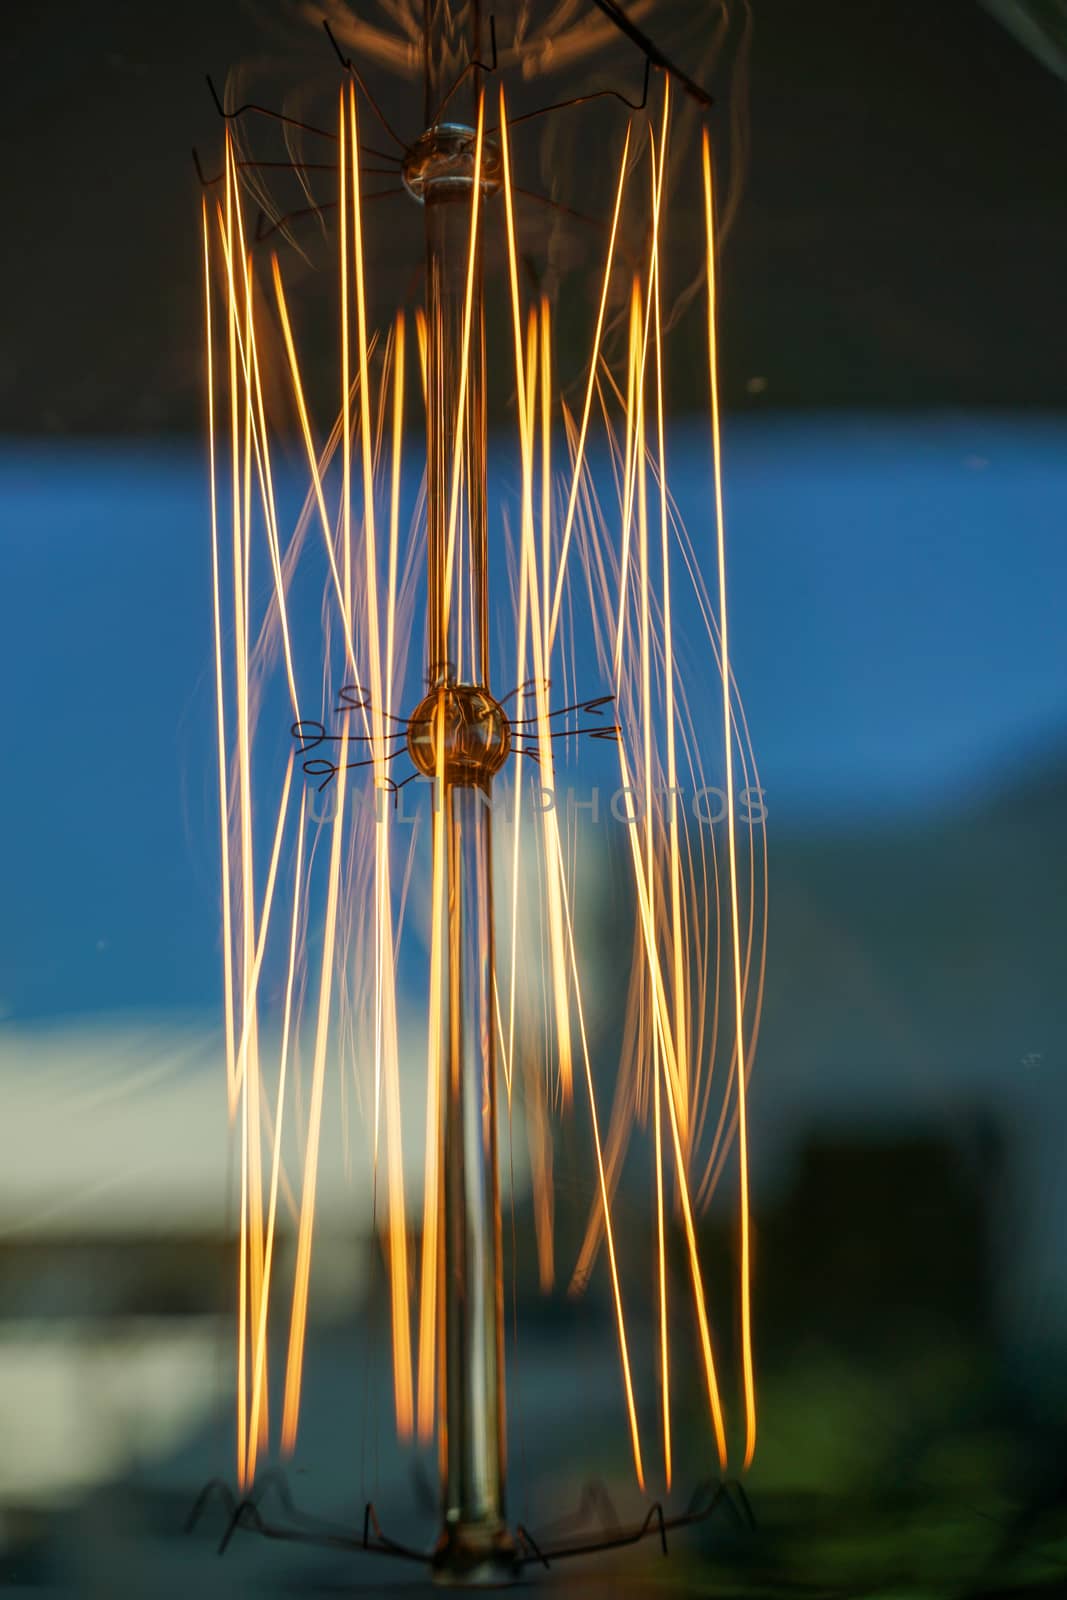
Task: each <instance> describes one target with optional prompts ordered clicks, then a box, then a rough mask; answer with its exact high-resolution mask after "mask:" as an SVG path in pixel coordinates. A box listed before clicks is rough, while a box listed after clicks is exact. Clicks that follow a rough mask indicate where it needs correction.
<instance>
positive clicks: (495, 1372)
mask: <svg viewBox="0 0 1067 1600" xmlns="http://www.w3.org/2000/svg"><path fill="white" fill-rule="evenodd" d="M457 19H460V20H459V21H457ZM477 24H478V7H477V5H476V4H472V5H468V6H467V7H466V8H463V7H459V6H455V5H454V4H453V3H452V0H425V30H426V32H425V51H426V106H427V112H426V117H427V128H426V132H425V133H424V134H423V135H422V137H421V139H419V140H418V141H417V142H416V144H415V145H414V146H413V148H412V150H411V151H410V153H409V155H408V158H407V160H406V162H405V170H404V178H405V183H406V185H407V187H408V189H409V191H410V192H411V193H412V194H413V195H414V196H415V197H416V198H417V199H419V200H421V202H422V203H423V206H424V208H425V219H426V276H427V287H426V318H427V331H428V348H427V543H428V557H427V560H428V596H427V656H428V667H429V674H428V676H429V692H428V693H427V695H426V698H425V700H424V701H423V703H422V705H421V706H420V707H419V708H418V709H417V710H416V712H415V714H414V716H413V717H412V718H411V721H410V724H409V734H408V743H409V748H410V751H411V755H412V759H413V761H414V762H415V764H416V766H417V767H418V768H419V769H420V770H421V771H422V772H423V773H425V774H426V775H428V776H432V777H435V779H436V780H437V782H436V784H435V803H436V804H438V805H441V806H443V808H444V826H443V828H442V830H441V832H442V834H443V837H444V845H443V849H444V855H445V864H444V865H445V891H446V905H447V910H446V917H447V929H446V930H442V931H443V932H444V934H445V938H446V941H447V945H446V947H447V952H448V955H447V961H448V971H447V986H446V988H447V1002H446V1004H447V1014H446V1017H445V1018H444V1019H443V1022H444V1028H445V1038H446V1040H447V1047H446V1050H445V1052H444V1054H445V1059H444V1063H443V1072H444V1078H445V1081H444V1082H443V1083H442V1085H441V1091H442V1093H441V1104H442V1117H443V1148H442V1182H441V1200H440V1203H441V1233H440V1237H441V1249H442V1262H441V1277H440V1290H441V1296H442V1301H443V1304H442V1307H441V1316H440V1324H439V1326H440V1333H441V1361H440V1367H439V1373H438V1380H439V1396H440V1400H439V1404H440V1446H441V1476H442V1495H443V1502H444V1504H443V1514H444V1526H443V1529H442V1533H441V1537H440V1540H439V1544H438V1550H437V1554H436V1557H435V1573H436V1576H437V1579H438V1581H439V1582H442V1583H466V1584H472V1583H486V1584H498V1583H500V1582H502V1581H506V1580H507V1579H508V1578H509V1577H511V1576H513V1575H514V1574H515V1572H516V1552H515V1546H514V1543H513V1541H512V1539H511V1536H510V1534H509V1532H508V1528H507V1523H506V1520H505V1506H504V1457H505V1431H504V1338H503V1290H502V1262H501V1228H500V1190H499V1167H498V1156H497V1062H496V1049H495V1037H496V1030H495V1023H494V1017H493V995H492V982H493V977H492V974H493V911H492V882H491V868H490V856H491V821H490V809H489V798H490V794H491V789H492V779H493V775H494V773H495V772H497V771H498V770H499V768H500V767H501V766H502V765H503V763H504V761H505V760H506V759H507V756H508V752H509V750H510V743H511V739H510V729H509V726H508V722H507V718H506V717H505V715H504V713H503V711H502V709H501V708H500V706H499V705H498V704H497V702H496V701H495V700H494V699H493V697H492V695H491V694H490V693H489V690H488V676H489V645H488V637H489V633H488V574H487V527H486V464H485V445H486V439H485V434H486V418H485V345H484V332H483V317H482V279H481V260H480V250H479V253H478V256H477V258H476V267H475V273H474V283H473V298H472V301H471V303H470V307H469V319H470V321H469V326H470V336H469V342H468V357H467V362H466V385H465V402H464V405H463V413H462V415H459V416H458V413H459V403H460V393H461V378H462V369H463V327H464V318H465V315H466V314H468V313H467V312H466V311H465V308H466V306H467V284H468V273H469V262H470V249H471V236H470V223H471V200H472V191H473V178H474V145H475V138H474V132H473V129H472V126H471V123H472V122H473V120H474V118H473V115H472V108H473V106H474V91H475V88H476V80H477V74H476V73H471V74H470V76H469V79H468V80H467V81H466V82H465V83H464V85H463V86H462V88H461V90H460V92H459V93H458V94H456V95H455V96H454V97H453V98H452V100H451V101H450V103H449V105H448V109H447V117H448V120H447V121H441V122H436V121H435V120H434V118H435V113H436V111H437V108H438V107H439V106H440V104H441V101H442V100H443V98H444V96H445V95H446V94H447V93H448V91H449V89H450V88H451V86H452V84H453V83H454V82H455V80H456V77H457V75H458V74H459V73H461V72H462V70H463V68H464V66H465V65H466V62H467V61H468V60H470V59H471V57H472V56H473V55H476V54H477V39H478V28H477ZM457 117H465V118H466V119H469V120H463V121H453V120H452V119H453V118H457ZM482 180H483V181H482V197H483V203H484V200H485V199H487V198H488V197H489V195H490V194H491V193H492V192H493V191H494V190H495V188H496V187H498V186H499V155H498V153H497V152H496V151H495V149H494V148H493V147H492V146H491V145H490V144H488V143H487V144H486V145H485V147H484V149H483V173H482ZM475 247H476V249H477V248H478V246H477V242H476V246H475ZM457 416H458V426H457ZM457 451H458V452H460V453H461V457H462V468H461V480H460V481H461V486H462V493H461V497H460V505H459V512H458V516H457V519H456V525H455V533H454V539H455V545H454V555H453V560H452V562H451V573H452V578H451V583H450V586H449V587H450V592H449V593H447V594H446V590H445V585H446V566H447V565H448V563H447V561H446V549H447V542H448V537H449V522H450V500H451V493H452V482H453V464H454V454H455V452H457ZM442 751H443V771H441V770H439V766H438V764H439V762H440V761H441V760H442Z"/></svg>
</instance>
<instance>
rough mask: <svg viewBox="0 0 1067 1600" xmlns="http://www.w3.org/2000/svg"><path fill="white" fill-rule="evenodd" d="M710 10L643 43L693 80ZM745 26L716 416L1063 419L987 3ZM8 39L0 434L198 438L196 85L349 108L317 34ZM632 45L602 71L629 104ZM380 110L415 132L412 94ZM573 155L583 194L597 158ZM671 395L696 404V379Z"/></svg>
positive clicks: (657, 17) (1018, 104) (114, 18)
mask: <svg viewBox="0 0 1067 1600" xmlns="http://www.w3.org/2000/svg"><path fill="white" fill-rule="evenodd" d="M1052 10H1053V8H1046V11H1047V12H1049V13H1051V12H1052ZM717 14H718V13H717V8H716V7H714V6H711V5H703V4H687V5H685V6H678V5H666V6H660V7H659V8H658V9H656V10H654V12H653V17H652V21H651V22H650V23H649V24H648V26H649V28H650V31H651V32H652V33H656V32H657V30H658V29H660V30H662V33H663V36H664V38H665V39H666V40H667V41H668V42H669V43H670V44H671V46H672V48H674V49H675V51H676V53H677V54H678V57H679V59H680V60H686V61H687V60H688V58H689V56H690V55H692V56H694V57H695V58H696V59H698V60H699V59H700V51H699V50H697V49H696V48H695V47H694V45H693V40H694V38H695V39H697V40H699V39H700V37H701V35H702V32H703V31H704V29H705V28H706V27H707V26H708V19H711V18H713V17H714V16H715V15H717ZM752 14H753V30H752V40H751V71H750V81H749V85H748V89H747V92H746V91H745V88H744V85H743V84H741V83H740V82H738V81H737V80H736V79H735V77H734V74H733V57H732V43H731V44H728V47H727V48H726V49H725V50H724V52H723V56H722V58H721V59H720V61H719V62H718V63H717V64H716V65H715V67H714V69H713V70H712V72H711V74H710V80H709V87H710V88H712V89H713V90H714V91H715V93H716V94H717V96H718V104H717V107H716V109H715V111H714V112H713V113H712V127H713V129H714V130H715V131H716V136H718V133H719V131H720V130H723V129H725V128H726V127H728V125H729V123H730V120H731V118H732V117H733V116H734V115H738V116H741V117H743V118H744V119H745V121H746V123H747V132H748V137H749V139H750V144H751V155H750V163H749V177H748V181H747V185H746V187H745V190H744V194H743V199H742V203H741V206H740V210H739V213H738V215H737V218H736V222H735V224H734V226H733V228H732V230H731V233H730V237H729V239H728V241H727V243H726V246H725V253H724V278H725V283H724V289H723V294H724V325H723V369H724V370H723V381H724V386H725V387H724V393H725V399H726V402H727V404H728V405H729V406H730V407H732V408H734V409H744V408H752V407H758V408H761V409H767V408H800V409H819V408H825V407H828V406H833V407H863V408H870V407H884V406H892V407H921V408H924V407H931V406H952V407H961V408H963V407H968V408H973V407H978V406H982V407H986V406H992V407H1013V408H1018V407H1027V408H1034V407H1050V408H1056V407H1060V406H1062V405H1064V403H1065V401H1067V335H1065V328H1064V322H1063V319H1062V317H1060V316H1059V315H1058V314H1057V313H1058V309H1059V306H1060V303H1061V296H1062V285H1063V283H1064V282H1065V281H1067V208H1065V206H1064V157H1065V151H1067V94H1065V92H1064V86H1063V83H1062V82H1061V81H1060V80H1058V79H1057V78H1056V76H1054V75H1053V73H1051V72H1050V71H1048V70H1047V68H1046V67H1045V66H1043V65H1042V64H1041V63H1040V62H1039V61H1038V60H1037V59H1036V58H1035V57H1034V56H1033V55H1032V54H1030V53H1028V52H1027V51H1026V50H1024V49H1023V48H1022V46H1021V45H1020V44H1019V43H1018V42H1017V41H1016V39H1015V38H1014V37H1013V36H1012V35H1011V34H1010V33H1009V32H1008V31H1006V29H1005V28H1004V27H1003V26H1002V25H1001V23H1000V22H999V21H998V20H997V18H996V17H994V16H993V15H991V14H990V13H989V12H988V11H986V10H985V9H983V8H982V6H981V5H980V4H979V3H978V0H936V4H931V3H929V0H866V3H864V4H859V5H857V4H853V3H851V0H819V3H818V4H801V3H798V0H755V3H754V5H753V7H752ZM3 29H4V34H5V48H4V108H3V116H4V119H5V122H6V124H7V127H6V132H5V140H4V150H3V170H4V173H5V185H4V188H5V196H6V199H5V207H4V247H3V265H2V273H3V278H2V283H0V288H2V297H3V298H2V303H3V305H4V307H5V315H4V338H3V348H2V354H0V430H3V431H6V432H9V433H11V432H15V433H36V434H40V433H45V434H93V433H96V434H115V433H124V432H130V433H142V434H143V433H149V434H153V435H158V434H160V433H171V432H179V433H181V432H192V431H195V430H197V429H198V428H199V425H200V416H201V403H200V354H199V344H198V338H197V330H198V328H199V317H200V293H201V287H200V269H199V255H198V250H199V241H198V234H197V203H198V185H197V182H196V178H195V176H194V172H193V167H192V162H191V159H190V155H189V150H190V147H191V146H192V145H193V144H194V143H195V144H198V145H199V146H200V148H201V150H202V151H203V152H204V159H205V162H206V163H208V164H209V165H210V163H211V162H214V161H216V159H217V153H218V151H219V148H220V130H219V123H218V118H217V117H216V115H215V113H214V110H213V107H212V105H211V101H210V98H209V96H208V93H207V89H206V86H205V84H204V81H203V80H204V74H205V72H211V73H212V74H213V75H214V77H215V80H216V82H217V83H219V84H220V86H221V85H222V84H223V83H224V82H225V79H226V74H227V72H228V70H229V69H230V68H232V67H236V66H241V65H243V64H248V63H256V64H262V63H263V62H268V63H269V64H270V68H271V71H270V74H269V75H268V78H267V80H264V78H263V77H257V78H256V80H255V81H256V86H257V87H263V85H264V82H265V81H267V82H270V83H272V84H273V92H274V94H275V100H274V103H275V104H277V103H279V100H280V99H281V98H282V97H283V95H284V94H285V93H286V92H287V90H288V89H290V88H291V86H292V84H293V83H294V82H295V81H297V80H298V79H299V78H300V75H301V74H302V73H303V72H304V71H305V70H310V68H311V67H314V69H315V70H316V71H318V72H319V73H320V74H321V76H322V80H323V83H324V84H325V85H330V86H335V84H336V71H335V70H334V69H335V66H336V64H335V63H334V60H333V57H332V55H331V54H330V51H329V47H328V45H327V43H326V40H325V38H323V37H322V35H321V33H320V32H319V31H318V28H317V22H316V19H315V18H314V17H313V16H312V14H311V13H310V12H308V13H306V14H302V13H298V12H297V9H296V7H295V6H287V5H284V4H274V5H271V4H266V3H252V0H246V3H243V4H242V3H238V0H189V3H187V4H184V5H182V6H181V7H176V8H169V7H166V8H165V7H162V6H148V7H146V6H144V5H139V4H133V3H128V4H123V3H120V0H111V3H108V4H104V5H91V6H90V5H73V4H66V5H59V6H47V7H45V6H30V5H20V6H17V7H15V6H11V7H8V8H6V10H5V18H4V22H3ZM627 48H628V47H624V48H622V49H621V50H620V52H619V53H618V54H617V56H616V60H617V63H618V65H617V67H613V70H614V71H616V72H617V73H618V76H619V79H620V80H621V81H624V82H626V83H627V84H628V86H629V87H630V88H631V90H632V88H633V85H634V84H636V83H638V82H639V80H640V67H639V61H638V58H636V57H635V56H634V55H633V54H632V52H631V53H627ZM331 74H332V76H331ZM390 93H391V94H392V98H391V100H390V104H391V105H395V106H396V107H397V109H398V111H399V112H406V113H407V123H408V124H409V125H410V124H411V118H412V116H413V115H414V107H415V106H416V105H417V103H418V95H417V93H416V92H415V91H414V90H412V91H411V93H410V94H405V93H404V92H402V91H401V90H399V89H394V90H393V91H388V90H387V98H388V97H389V94H390ZM735 93H736V96H737V98H736V99H735V98H734V96H735ZM581 160H582V163H583V178H587V179H588V181H589V182H590V183H591V184H595V182H596V178H597V173H596V168H595V162H596V148H595V141H594V144H593V147H592V149H591V148H590V146H589V145H588V144H583V146H582V149H581ZM590 161H592V163H593V170H592V171H590V170H589V164H590ZM604 176H605V178H606V180H607V182H608V184H610V181H611V180H610V177H609V176H608V174H607V171H606V170H605V174H604ZM390 204H395V205H402V204H404V202H401V201H397V202H390ZM753 379H755V380H757V382H756V384H755V385H753V383H752V380H753ZM754 388H755V390H756V391H757V392H753V389H754ZM674 398H675V401H676V403H677V404H681V405H685V404H687V403H694V404H696V403H699V400H698V390H697V388H696V383H695V381H694V382H693V383H688V382H687V381H685V380H683V382H682V386H681V392H679V391H678V390H677V389H676V391H675V396H674Z"/></svg>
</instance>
